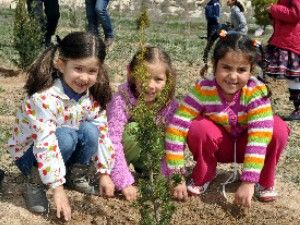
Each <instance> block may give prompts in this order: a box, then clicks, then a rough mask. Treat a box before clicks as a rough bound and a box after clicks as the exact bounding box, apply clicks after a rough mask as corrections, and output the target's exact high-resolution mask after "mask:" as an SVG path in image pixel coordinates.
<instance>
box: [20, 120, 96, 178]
mask: <svg viewBox="0 0 300 225" xmlns="http://www.w3.org/2000/svg"><path fill="white" fill-rule="evenodd" d="M55 134H56V137H57V140H58V146H59V149H60V152H61V154H62V157H63V160H64V162H65V164H66V166H70V165H73V164H75V163H79V164H83V165H88V164H89V162H90V159H91V158H92V156H93V155H94V154H95V153H96V152H97V150H98V137H99V131H98V129H97V127H96V126H95V125H94V124H92V123H90V122H83V123H82V124H81V125H80V127H79V130H75V129H72V128H69V127H60V128H57V129H56V133H55ZM32 150H33V145H32V146H31V147H30V148H29V149H28V150H27V151H26V153H25V154H24V155H23V156H22V157H21V158H20V159H18V160H17V161H16V165H17V167H18V168H19V169H20V170H21V172H22V173H23V174H24V175H29V174H30V172H31V169H32V167H33V166H35V165H36V164H37V161H36V158H35V156H34V155H33V151H32Z"/></svg>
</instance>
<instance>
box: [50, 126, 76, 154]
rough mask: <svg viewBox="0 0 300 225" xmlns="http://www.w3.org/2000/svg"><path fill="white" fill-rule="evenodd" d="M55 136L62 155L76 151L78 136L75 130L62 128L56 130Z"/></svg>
mask: <svg viewBox="0 0 300 225" xmlns="http://www.w3.org/2000/svg"><path fill="white" fill-rule="evenodd" d="M55 134H56V137H57V141H58V146H59V148H60V150H61V152H62V153H64V152H73V151H75V148H76V145H77V143H78V136H77V134H76V131H75V130H73V129H71V128H68V127H60V128H57V129H56V132H55Z"/></svg>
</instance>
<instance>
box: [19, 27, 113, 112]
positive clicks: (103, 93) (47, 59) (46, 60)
mask: <svg viewBox="0 0 300 225" xmlns="http://www.w3.org/2000/svg"><path fill="white" fill-rule="evenodd" d="M57 41H58V44H57V45H53V46H51V47H49V48H48V49H46V50H45V51H44V52H43V53H42V54H41V55H40V56H39V57H38V58H37V59H36V61H35V62H34V63H33V64H32V65H31V66H30V68H29V70H28V71H27V73H28V78H27V81H26V84H25V87H24V88H25V90H26V92H27V94H28V95H29V96H32V95H33V94H34V93H36V92H39V91H43V90H46V89H48V88H50V87H51V86H52V85H53V83H54V80H55V79H57V78H59V76H60V72H59V71H58V70H57V69H56V67H55V65H54V64H55V63H54V61H55V57H56V55H57V54H58V55H59V57H60V58H62V59H64V60H77V59H84V58H87V57H96V58H98V59H99V61H100V64H99V65H100V68H99V73H98V76H97V81H96V83H95V84H94V85H93V86H92V87H91V88H90V89H89V90H90V93H91V96H92V97H93V99H94V100H95V101H97V102H98V103H99V104H100V105H101V109H102V110H103V109H106V104H107V103H108V101H110V99H111V95H112V92H111V88H110V86H109V78H108V74H107V72H106V70H105V68H104V65H103V64H104V59H105V56H106V51H105V45H104V43H103V41H102V40H101V39H100V38H98V37H97V36H95V35H93V34H91V33H87V32H72V33H70V34H68V35H67V36H66V37H64V38H63V39H62V40H60V38H59V37H58V38H57Z"/></svg>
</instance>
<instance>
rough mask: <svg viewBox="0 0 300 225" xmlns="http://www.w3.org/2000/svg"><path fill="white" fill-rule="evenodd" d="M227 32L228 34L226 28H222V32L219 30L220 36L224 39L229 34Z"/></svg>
mask: <svg viewBox="0 0 300 225" xmlns="http://www.w3.org/2000/svg"><path fill="white" fill-rule="evenodd" d="M227 34H228V33H227V31H226V30H223V29H222V30H220V32H219V36H220V38H222V39H223V38H225V37H226V36H227Z"/></svg>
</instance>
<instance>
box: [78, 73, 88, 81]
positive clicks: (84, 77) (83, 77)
mask: <svg viewBox="0 0 300 225" xmlns="http://www.w3.org/2000/svg"><path fill="white" fill-rule="evenodd" d="M80 79H81V80H82V81H84V82H87V81H88V80H89V75H88V74H87V73H82V74H81V76H80Z"/></svg>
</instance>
